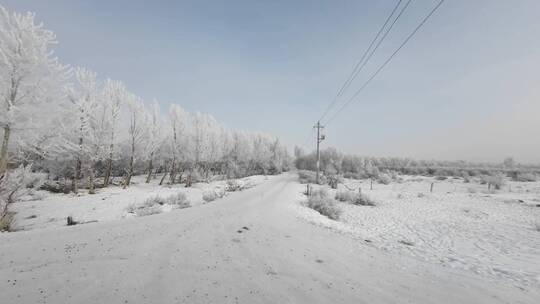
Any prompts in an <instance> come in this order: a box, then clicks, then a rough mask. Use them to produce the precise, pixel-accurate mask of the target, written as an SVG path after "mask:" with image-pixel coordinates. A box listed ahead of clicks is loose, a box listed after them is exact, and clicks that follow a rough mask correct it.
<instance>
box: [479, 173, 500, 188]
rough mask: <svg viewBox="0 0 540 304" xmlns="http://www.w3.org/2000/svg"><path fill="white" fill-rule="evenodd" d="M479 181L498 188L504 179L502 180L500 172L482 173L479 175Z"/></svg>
mask: <svg viewBox="0 0 540 304" xmlns="http://www.w3.org/2000/svg"><path fill="white" fill-rule="evenodd" d="M481 183H482V184H488V185H489V187H490V188H491V187H492V186H493V187H495V189H497V190H499V189H501V187H502V186H504V184H505V183H506V181H505V180H504V176H503V175H502V174H496V175H483V176H482V177H481Z"/></svg>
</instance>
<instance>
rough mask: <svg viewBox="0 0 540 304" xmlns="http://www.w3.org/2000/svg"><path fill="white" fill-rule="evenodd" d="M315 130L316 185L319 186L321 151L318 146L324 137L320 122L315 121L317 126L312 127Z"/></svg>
mask: <svg viewBox="0 0 540 304" xmlns="http://www.w3.org/2000/svg"><path fill="white" fill-rule="evenodd" d="M313 128H316V129H317V177H316V182H317V185H318V184H319V171H320V163H321V151H320V150H319V146H320V143H321V141H323V140H324V138H325V137H324V135H323V134H321V129H324V126H321V122H320V121H317V124H316V125H315V126H314V127H313Z"/></svg>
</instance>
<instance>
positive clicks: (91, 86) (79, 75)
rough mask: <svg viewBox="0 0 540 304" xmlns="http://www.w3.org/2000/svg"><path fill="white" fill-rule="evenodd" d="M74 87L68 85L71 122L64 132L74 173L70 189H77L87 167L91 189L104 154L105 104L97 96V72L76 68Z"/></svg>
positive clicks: (75, 190) (76, 190) (91, 189)
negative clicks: (71, 153)
mask: <svg viewBox="0 0 540 304" xmlns="http://www.w3.org/2000/svg"><path fill="white" fill-rule="evenodd" d="M75 76H76V80H77V85H76V88H73V87H72V88H69V94H68V95H69V100H70V101H71V106H72V108H71V109H72V113H73V115H74V119H73V121H72V122H73V123H72V124H71V125H70V126H69V130H67V132H66V133H67V134H66V137H65V138H66V145H65V149H66V150H68V151H71V152H73V154H74V156H75V157H74V159H75V173H74V177H73V191H74V192H75V193H77V192H78V187H79V185H78V183H79V181H80V179H81V177H82V173H83V169H86V170H85V171H86V176H87V178H88V186H89V188H90V191H93V190H94V165H95V162H96V161H97V160H99V159H102V156H103V151H104V150H103V148H104V147H103V143H104V131H105V125H104V123H105V121H104V120H105V111H106V107H105V106H104V104H103V102H100V100H99V99H98V97H99V95H98V94H99V91H98V86H97V80H96V77H97V75H96V73H94V72H91V71H89V70H87V69H84V68H77V69H76V71H75Z"/></svg>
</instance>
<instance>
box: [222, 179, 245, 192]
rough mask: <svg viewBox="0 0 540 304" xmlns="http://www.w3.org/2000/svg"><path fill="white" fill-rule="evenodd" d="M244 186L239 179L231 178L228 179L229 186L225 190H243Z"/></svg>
mask: <svg viewBox="0 0 540 304" xmlns="http://www.w3.org/2000/svg"><path fill="white" fill-rule="evenodd" d="M242 188H243V187H242V185H241V184H240V183H239V182H238V181H236V180H234V179H230V180H228V181H227V186H226V188H225V190H226V191H228V192H235V191H240V190H242Z"/></svg>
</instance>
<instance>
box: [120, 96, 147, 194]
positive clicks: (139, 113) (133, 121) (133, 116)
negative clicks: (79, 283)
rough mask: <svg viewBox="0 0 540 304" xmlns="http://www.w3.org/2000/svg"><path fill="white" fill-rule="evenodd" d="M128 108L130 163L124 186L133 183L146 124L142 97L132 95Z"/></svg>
mask: <svg viewBox="0 0 540 304" xmlns="http://www.w3.org/2000/svg"><path fill="white" fill-rule="evenodd" d="M128 100H129V101H128V103H127V108H128V112H129V129H128V141H129V164H128V168H127V172H126V179H125V181H124V188H125V187H128V186H129V184H130V183H131V177H132V176H133V172H134V170H133V169H134V164H135V161H136V159H137V158H138V157H139V149H140V145H141V141H142V140H143V139H144V131H145V129H144V128H145V125H146V121H145V120H146V119H147V115H146V111H145V109H144V104H143V101H142V99H141V98H140V97H138V96H135V95H131V96H130V98H129V99H128Z"/></svg>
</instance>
